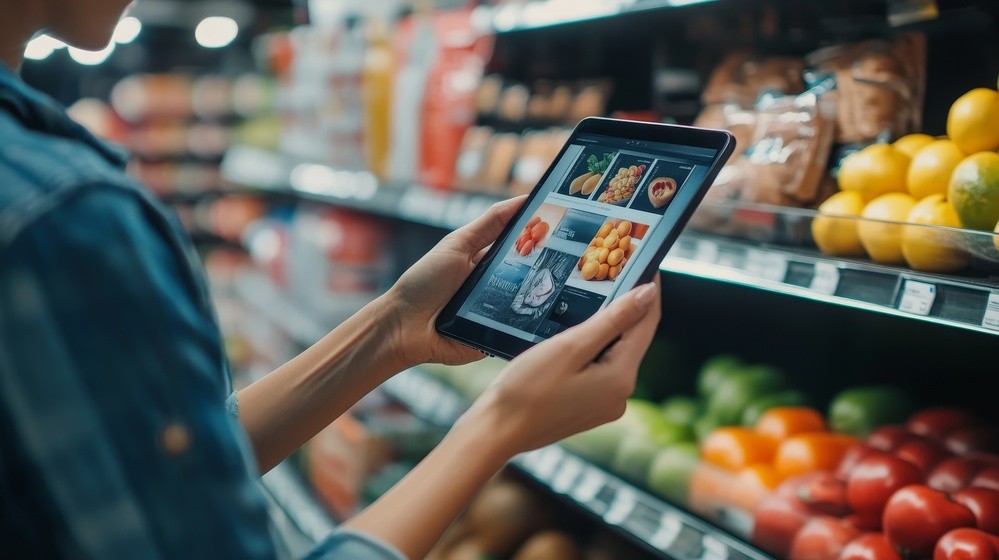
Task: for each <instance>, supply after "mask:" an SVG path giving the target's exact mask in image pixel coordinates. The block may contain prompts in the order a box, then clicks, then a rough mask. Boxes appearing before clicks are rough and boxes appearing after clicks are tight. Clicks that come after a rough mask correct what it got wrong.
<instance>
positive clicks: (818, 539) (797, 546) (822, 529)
mask: <svg viewBox="0 0 999 560" xmlns="http://www.w3.org/2000/svg"><path fill="white" fill-rule="evenodd" d="M858 535H860V532H859V531H857V530H856V529H854V528H853V527H851V526H850V525H849V524H847V523H844V522H843V520H842V519H837V518H835V517H825V516H823V517H816V518H814V519H812V520H811V521H809V522H808V523H806V524H805V526H804V527H802V528H801V530H800V531H798V534H797V535H795V536H794V541H793V542H792V543H791V554H790V555H789V556H788V558H789V560H836V559H837V558H839V555H840V553H841V552H843V549H844V548H846V545H847V544H849V543H850V541H852V540H853V539H855V538H857V536H858Z"/></svg>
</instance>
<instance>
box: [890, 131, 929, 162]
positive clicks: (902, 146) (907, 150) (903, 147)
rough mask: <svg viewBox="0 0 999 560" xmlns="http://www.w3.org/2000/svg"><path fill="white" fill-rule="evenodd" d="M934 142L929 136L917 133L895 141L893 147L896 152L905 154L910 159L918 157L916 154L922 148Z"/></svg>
mask: <svg viewBox="0 0 999 560" xmlns="http://www.w3.org/2000/svg"><path fill="white" fill-rule="evenodd" d="M932 141H933V137H932V136H930V135H929V134H923V133H921V132H915V133H913V134H906V135H905V136H903V137H901V138H899V139H898V140H895V143H894V144H892V147H893V148H895V149H896V150H898V151H900V152H902V153H903V154H905V155H907V156H909V157H910V158H913V157H916V152H918V151H919V149H920V148H922V147H923V146H925V145H927V144H929V143H930V142H932Z"/></svg>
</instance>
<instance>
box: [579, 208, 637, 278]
mask: <svg viewBox="0 0 999 560" xmlns="http://www.w3.org/2000/svg"><path fill="white" fill-rule="evenodd" d="M632 227H633V224H632V223H631V222H629V221H628V220H617V219H610V220H607V221H606V222H604V224H603V225H601V226H600V229H599V230H598V231H597V235H596V237H594V238H593V240H591V241H590V244H589V246H587V248H586V252H584V253H583V256H582V257H580V259H579V264H578V265H577V269H578V270H579V272H580V274H581V275H582V278H583V280H587V281H594V282H602V281H604V280H608V281H611V282H613V281H614V280H615V279H616V278H617V277H618V275H619V274H621V271H622V270H624V267H625V265H626V264H628V259H630V258H631V256H632V255H634V254H635V249H636V246H635V243H634V242H633V241H632V237H631V233H632Z"/></svg>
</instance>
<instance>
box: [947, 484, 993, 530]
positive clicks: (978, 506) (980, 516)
mask: <svg viewBox="0 0 999 560" xmlns="http://www.w3.org/2000/svg"><path fill="white" fill-rule="evenodd" d="M954 501H955V502H957V503H959V504H964V505H965V506H967V508H968V509H970V510H971V513H973V514H975V520H976V522H977V523H976V524H975V526H976V527H978V528H979V529H981V530H982V531H985V532H986V533H991V534H993V535H999V490H993V489H992V488H965V489H964V490H961V491H960V492H957V493H955V494H954Z"/></svg>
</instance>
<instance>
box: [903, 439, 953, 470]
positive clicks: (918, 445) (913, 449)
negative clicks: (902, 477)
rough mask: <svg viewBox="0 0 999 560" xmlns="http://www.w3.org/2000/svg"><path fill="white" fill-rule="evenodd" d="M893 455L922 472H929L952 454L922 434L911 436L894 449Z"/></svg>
mask: <svg viewBox="0 0 999 560" xmlns="http://www.w3.org/2000/svg"><path fill="white" fill-rule="evenodd" d="M895 456H896V457H898V458H899V459H902V460H905V461H908V462H910V463H912V464H913V465H916V466H917V467H919V470H921V471H922V472H924V473H926V472H930V470H931V469H933V467H935V466H937V465H938V464H940V463H941V462H942V461H943V460H944V459H949V458H950V457H952V456H953V454H952V453H951V452H950V451H947V450H946V449H944V448H943V446H942V445H940V444H939V443H937V442H935V441H933V440H931V439H929V438H925V437H923V436H912V439H910V440H908V441H906V442H903V443H902V445H900V446H898V448H896V449H895Z"/></svg>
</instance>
